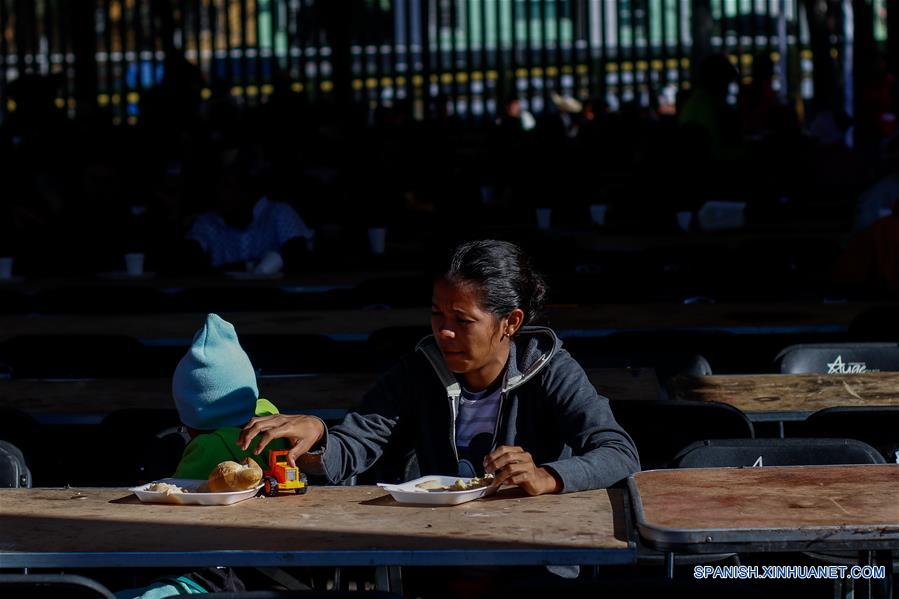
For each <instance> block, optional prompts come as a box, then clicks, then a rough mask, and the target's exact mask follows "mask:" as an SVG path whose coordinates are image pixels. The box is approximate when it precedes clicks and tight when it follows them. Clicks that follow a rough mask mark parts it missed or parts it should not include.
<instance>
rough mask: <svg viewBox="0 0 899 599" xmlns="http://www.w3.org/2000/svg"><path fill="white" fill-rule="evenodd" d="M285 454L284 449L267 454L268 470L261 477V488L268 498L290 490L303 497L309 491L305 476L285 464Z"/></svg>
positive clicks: (297, 469)
mask: <svg viewBox="0 0 899 599" xmlns="http://www.w3.org/2000/svg"><path fill="white" fill-rule="evenodd" d="M287 453H288V452H287V450H286V449H280V450H272V451H269V452H268V468H267V469H266V470H265V472H264V473H263V477H262V482H263V485H264V487H263V488H264V489H265V494H266V495H267V496H268V497H274V496H275V495H277V494H278V493H281V492H284V491H290V490H293V491H294V492H295V493H296V494H297V495H303V494H305V493H306V491H308V490H309V486H308V483H307V482H306V475H305V474H303V473H302V472H300V470H299V468H296V467H294V466H291V465H290V464H288V463H287Z"/></svg>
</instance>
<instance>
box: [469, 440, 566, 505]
mask: <svg viewBox="0 0 899 599" xmlns="http://www.w3.org/2000/svg"><path fill="white" fill-rule="evenodd" d="M484 471H485V472H487V474H493V476H494V477H495V479H494V481H493V485H494V486H496V487H500V486H502V485H503V484H504V483H509V484H513V485H518V486H519V487H521V488H522V489H523V490H524V492H525V493H527V494H528V495H545V494H547V493H558V492H559V491H561V490H562V481H561V480H559V478H558V475H557V474H556V473H554V472H553V471H552V470H550V469H548V468H538V467H537V465H536V464H534V458H533V457H532V456H531V454H529V453H528V452H526V451H525V450H524V449H522V448H521V447H518V446H512V447H510V446H508V445H501V446H499V447H497V448H496V449H495V450H494V451H493V452H492V453H491V454H489V455H488V456H487V457H486V458H484Z"/></svg>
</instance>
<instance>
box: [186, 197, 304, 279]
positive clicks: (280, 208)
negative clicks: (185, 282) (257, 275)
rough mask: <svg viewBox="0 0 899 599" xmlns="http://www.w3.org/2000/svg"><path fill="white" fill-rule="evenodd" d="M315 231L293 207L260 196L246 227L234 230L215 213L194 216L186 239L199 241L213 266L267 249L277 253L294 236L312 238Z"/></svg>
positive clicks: (252, 257) (259, 254) (242, 259)
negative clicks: (194, 219)
mask: <svg viewBox="0 0 899 599" xmlns="http://www.w3.org/2000/svg"><path fill="white" fill-rule="evenodd" d="M314 236H315V231H313V230H312V229H310V228H309V227H307V226H306V223H305V222H303V219H302V218H300V215H299V214H297V212H296V210H294V209H293V208H291V207H290V205H289V204H286V203H284V202H273V201H271V200H269V199H268V198H265V197H263V198H260V199H259V201H258V202H256V205H255V206H254V207H253V220H252V221H251V222H250V226H248V227H247V228H246V229H243V230H242V229H235V228H234V227H231V226H229V225H227V224H226V223H225V220H224V219H223V218H222V217H221V215H219V214H218V213H216V212H206V213H204V214H201V215H200V216H199V217H197V220H196V221H194V224H193V226H192V227H191V228H190V231H189V232H188V233H187V239H192V240H194V241H196V242H198V243H199V244H200V246H201V247H202V248H203V251H204V252H206V253H207V254H208V255H209V259H210V262H211V263H212V266H214V267H218V266H221V265H223V264H230V263H232V262H246V261H248V260H258V259H259V258H261V257H262V256H263V255H265V254H266V253H267V252H277V251H278V250H279V249H280V248H281V246H282V245H284V244H285V243H286V242H288V241H290V240H291V239H293V238H295V237H303V238H305V239H312V238H313V237H314Z"/></svg>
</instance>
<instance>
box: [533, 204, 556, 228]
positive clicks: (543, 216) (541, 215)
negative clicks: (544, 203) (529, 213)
mask: <svg viewBox="0 0 899 599" xmlns="http://www.w3.org/2000/svg"><path fill="white" fill-rule="evenodd" d="M552 215H553V209H552V208H537V228H538V229H543V230H546V229H549V225H550V223H551V222H552Z"/></svg>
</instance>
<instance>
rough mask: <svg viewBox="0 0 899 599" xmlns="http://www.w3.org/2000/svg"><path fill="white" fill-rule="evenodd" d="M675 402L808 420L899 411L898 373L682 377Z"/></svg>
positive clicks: (676, 382) (677, 380)
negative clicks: (818, 414) (822, 414)
mask: <svg viewBox="0 0 899 599" xmlns="http://www.w3.org/2000/svg"><path fill="white" fill-rule="evenodd" d="M672 388H673V389H674V391H675V396H676V398H677V399H689V400H699V401H716V402H720V403H726V404H729V405H732V406H734V407H735V408H738V409H740V410H742V411H743V412H745V413H747V414H751V413H763V412H792V413H795V414H803V415H807V414H810V413H812V412H815V411H817V410H822V409H824V408H832V407H837V406H868V407H869V406H899V373H897V372H870V373H865V374H855V375H833V374H831V375H826V374H752V375H714V376H704V377H690V376H680V377H676V378H675V379H674V380H673V383H672Z"/></svg>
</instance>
